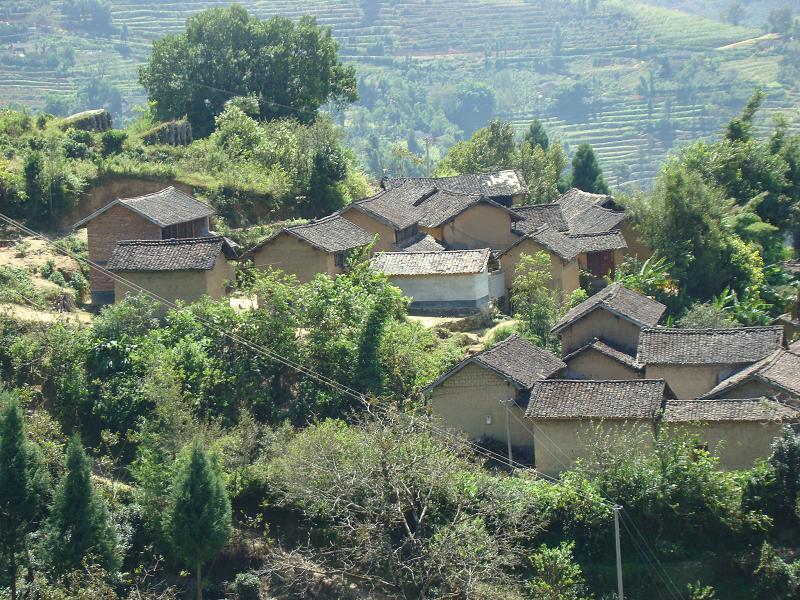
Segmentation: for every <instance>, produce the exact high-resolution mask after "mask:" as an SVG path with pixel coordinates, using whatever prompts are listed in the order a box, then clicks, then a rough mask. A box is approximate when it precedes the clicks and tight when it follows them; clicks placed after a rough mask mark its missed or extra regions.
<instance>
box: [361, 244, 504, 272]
mask: <svg viewBox="0 0 800 600" xmlns="http://www.w3.org/2000/svg"><path fill="white" fill-rule="evenodd" d="M490 252H491V251H490V250H489V249H488V248H486V249H483V250H444V251H435V252H379V253H378V254H376V255H375V257H374V258H373V259H372V261H371V263H370V266H371V267H372V269H374V270H375V271H381V272H383V273H385V274H386V275H388V276H390V277H397V276H414V275H462V274H471V273H481V272H483V271H485V270H486V268H487V265H488V263H489V255H490Z"/></svg>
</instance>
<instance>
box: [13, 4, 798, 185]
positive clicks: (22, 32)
mask: <svg viewBox="0 0 800 600" xmlns="http://www.w3.org/2000/svg"><path fill="white" fill-rule="evenodd" d="M27 1H28V3H30V4H34V5H35V4H36V3H37V2H39V3H40V4H41V5H42V6H40V7H35V6H34V8H32V9H30V8H28V9H26V8H25V5H26V0H17V2H16V4H17V5H18V6H19V8H18V10H16V11H12V10H8V9H6V14H5V16H3V13H2V9H0V20H2V19H3V18H5V20H6V23H5V25H0V43H5V44H6V45H5V47H4V48H2V49H0V105H2V104H7V103H12V102H17V103H22V104H27V105H29V106H32V107H34V108H42V107H44V106H45V105H46V104H48V103H49V106H50V107H51V108H53V107H58V102H55V99H56V98H57V97H59V96H61V97H64V96H69V95H73V94H78V95H80V97H81V98H82V99H83V101H84V102H88V101H89V99H95V101H96V99H97V98H102V97H103V96H102V94H98V92H97V90H96V89H95V88H92V84H93V82H97V81H101V82H107V83H110V84H112V85H114V86H116V87H117V88H118V89H119V91H120V92H121V95H122V97H123V100H124V101H123V103H122V106H121V110H122V112H123V113H129V112H130V110H131V108H132V107H133V106H134V105H135V104H137V103H141V102H142V101H143V100H144V97H143V92H142V90H141V89H140V88H139V87H138V85H137V83H136V68H137V65H138V64H140V63H141V62H143V61H144V60H146V57H147V54H148V52H149V48H150V43H151V41H152V40H153V39H155V38H157V37H159V36H161V35H163V34H165V33H172V32H177V31H180V30H181V29H182V27H183V24H184V21H185V19H186V17H187V16H188V15H191V14H193V13H195V12H197V11H200V10H202V9H205V8H208V7H211V6H218V5H225V4H228V2H221V1H220V2H218V1H215V0H185V1H182V2H177V1H164V2H159V1H156V0H111V1H112V17H113V26H114V27H115V28H116V31H115V32H114V33H109V34H108V35H106V36H96V35H90V34H88V33H86V32H83V31H81V30H80V29H74V28H70V26H69V24H68V23H67V22H66V21H65V19H64V18H63V16H62V15H61V14H60V11H59V6H60V2H47V1H45V0H27ZM658 1H659V0H647V2H645V1H644V0H642V1H635V0H597V1H594V0H528V1H521V0H463V1H461V2H458V3H454V2H452V1H450V0H402V1H396V2H388V1H387V2H380V1H379V0H270V1H267V0H244V1H242V2H241V4H243V5H244V6H246V7H247V8H248V9H249V10H250V11H251V12H253V13H254V14H257V15H259V16H261V17H268V16H271V15H284V16H288V17H292V18H295V17H298V16H300V15H303V14H313V15H315V16H316V17H317V19H318V21H319V22H320V23H323V24H326V25H329V26H330V27H331V28H332V29H333V32H334V34H335V36H336V37H337V38H338V39H339V40H340V42H341V45H342V52H343V54H345V56H346V59H347V60H348V61H350V62H352V63H354V64H355V65H356V66H357V68H358V72H359V76H360V86H361V90H362V101H361V102H360V103H359V104H358V105H355V106H353V107H352V108H350V109H349V110H348V111H347V113H346V114H345V115H341V116H340V118H341V119H343V120H342V122H343V123H344V124H345V125H346V126H347V131H348V134H349V136H350V140H351V143H352V145H353V146H354V147H355V148H356V150H357V151H358V152H359V153H360V155H361V156H362V157H363V158H364V161H365V163H366V164H367V165H368V167H369V168H370V169H371V170H372V171H373V172H376V173H377V172H379V171H382V170H384V169H388V170H391V171H397V170H398V169H402V168H405V169H407V170H408V171H414V170H416V171H419V170H420V169H423V168H424V167H421V166H419V165H418V164H417V165H416V166H414V164H411V163H408V162H404V160H405V159H403V158H401V157H400V156H401V155H402V152H398V147H400V148H401V149H402V150H405V149H408V150H411V151H412V152H414V153H416V154H423V153H424V152H425V149H424V148H423V144H427V145H428V151H429V153H430V157H431V159H433V160H435V159H436V158H437V157H438V156H440V155H441V154H442V153H443V152H444V150H445V149H446V147H448V146H449V145H450V144H452V143H453V142H454V141H456V140H457V139H459V138H460V137H463V136H464V135H465V134H467V133H468V130H469V128H470V127H469V126H468V125H466V124H464V123H461V122H460V121H459V118H458V116H457V115H454V114H453V113H454V110H453V108H452V107H453V106H454V104H457V102H458V98H459V93H460V90H461V88H462V87H463V86H464V85H473V86H480V85H488V86H489V87H490V88H491V90H492V91H493V95H494V102H495V104H494V110H493V111H492V113H493V114H495V115H498V116H501V117H503V118H506V119H509V120H511V121H512V122H513V123H514V124H515V126H517V127H518V128H520V129H522V128H524V127H526V126H527V125H528V123H529V122H530V120H531V119H532V118H533V117H534V116H537V117H539V118H541V119H542V120H544V121H545V122H546V123H547V124H548V126H549V129H550V130H551V132H552V133H557V134H558V135H560V136H561V138H562V140H563V141H564V142H565V143H566V144H568V145H572V146H574V145H575V144H577V143H580V142H589V143H591V144H593V145H594V146H595V148H596V149H597V151H598V153H599V155H600V157H601V160H602V162H603V166H604V168H605V169H606V171H607V173H608V174H609V175H610V180H611V182H612V183H614V184H618V185H620V184H625V183H633V184H646V183H647V182H648V181H649V180H650V179H651V178H652V176H653V175H654V173H655V172H656V170H657V168H658V165H659V164H660V163H661V162H662V160H663V158H664V156H665V154H666V153H667V152H669V151H670V149H672V148H674V147H675V146H677V145H680V144H682V143H685V142H687V141H689V140H693V139H696V138H698V137H703V136H709V135H712V134H715V133H717V132H718V131H719V128H720V127H721V125H722V123H724V121H725V120H727V119H728V118H729V117H730V116H731V115H732V114H734V113H735V112H736V111H738V110H739V108H740V107H741V105H742V103H743V102H744V100H745V98H746V97H747V96H748V95H749V94H750V93H751V92H752V90H753V88H754V87H755V86H756V85H760V86H762V87H763V88H764V89H765V91H767V93H768V100H767V102H766V109H767V110H766V111H764V113H765V117H768V116H769V115H770V113H774V112H778V111H780V112H782V113H785V114H786V115H787V116H788V117H789V119H790V120H791V121H792V122H794V123H798V122H800V84H798V82H797V80H796V79H794V80H791V79H788V80H787V78H786V77H785V76H784V75H783V74H782V73H783V71H782V69H783V67H782V66H781V60H782V48H783V45H784V40H783V39H782V36H780V35H777V34H775V35H766V36H765V35H764V34H765V32H764V31H763V30H762V29H760V28H757V27H752V26H747V27H742V26H734V25H730V24H725V23H722V22H720V21H718V20H712V19H706V18H702V17H699V16H697V15H696V14H689V13H687V12H682V11H678V10H672V9H665V8H659V7H657V6H653V4H654V3H655V2H658ZM661 1H662V2H667V1H668V0H661ZM673 4H674V2H673ZM123 29H124V30H125V32H126V36H125V38H126V39H125V41H122V40H121V39H120V32H121V31H122V30H123ZM4 34H5V35H4ZM63 48H73V49H74V56H72V57H70V56H66V57H63V58H62V59H61V60H59V61H54V60H53V59H52V55H54V54H55V55H58V53H59V52H60V51H63V50H60V49H63ZM43 57H44V59H43ZM781 78H783V79H784V80H787V82H786V83H781V81H780V79H781ZM95 87H96V86H95ZM93 90H94V91H93ZM93 93H94V95H92V94H93ZM487 116H488V115H487ZM465 130H467V131H465ZM418 162H419V161H418Z"/></svg>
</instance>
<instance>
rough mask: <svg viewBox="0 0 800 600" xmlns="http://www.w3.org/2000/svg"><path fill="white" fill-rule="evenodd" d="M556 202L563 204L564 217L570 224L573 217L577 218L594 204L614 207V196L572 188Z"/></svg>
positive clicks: (602, 206)
mask: <svg viewBox="0 0 800 600" xmlns="http://www.w3.org/2000/svg"><path fill="white" fill-rule="evenodd" d="M556 203H557V204H558V205H559V206H561V210H562V212H563V213H564V218H565V219H566V221H567V224H568V225H569V224H570V223H571V221H572V220H573V219H575V218H577V217H578V216H579V215H580V214H581V213H582V212H584V211H585V210H588V209H589V208H591V207H592V206H597V207H600V208H611V207H613V206H614V198H612V197H611V196H607V195H605V194H590V193H589V192H584V191H583V190H579V189H578V188H572V189H570V190H568V191H566V192H564V193H563V194H562V195H561V197H560V198H559V199H558V200H556Z"/></svg>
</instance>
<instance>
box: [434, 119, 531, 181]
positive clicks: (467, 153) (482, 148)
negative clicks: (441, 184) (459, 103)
mask: <svg viewBox="0 0 800 600" xmlns="http://www.w3.org/2000/svg"><path fill="white" fill-rule="evenodd" d="M516 150H517V145H516V142H515V140H514V128H513V127H512V126H511V124H510V123H507V122H505V121H501V120H499V119H494V120H492V121H490V122H489V124H488V125H487V126H486V127H484V128H483V129H479V130H478V131H476V132H475V133H474V134H472V137H471V138H470V139H469V140H466V141H463V142H458V143H457V144H455V145H454V146H453V147H452V148H450V150H449V151H448V152H447V156H445V157H444V159H443V160H442V161H441V162H440V163H439V166H438V169H437V170H438V171H439V173H440V174H443V175H447V174H459V173H482V172H485V171H491V170H494V169H508V168H511V167H513V166H514V163H515V161H516Z"/></svg>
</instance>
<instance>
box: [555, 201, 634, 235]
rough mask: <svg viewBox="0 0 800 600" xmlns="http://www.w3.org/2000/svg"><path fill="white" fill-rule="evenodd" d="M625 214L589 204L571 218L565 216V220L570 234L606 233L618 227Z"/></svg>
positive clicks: (625, 216)
mask: <svg viewBox="0 0 800 600" xmlns="http://www.w3.org/2000/svg"><path fill="white" fill-rule="evenodd" d="M627 216H628V215H627V214H626V213H625V212H624V211H619V210H609V209H607V208H601V207H599V206H589V207H588V208H586V210H583V211H581V212H579V213H576V214H574V215H572V217H571V218H566V221H567V225H568V226H569V232H570V233H572V234H581V233H608V232H609V231H613V230H614V228H616V227H618V226H619V224H620V223H622V221H624V220H625V219H626V218H627Z"/></svg>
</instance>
